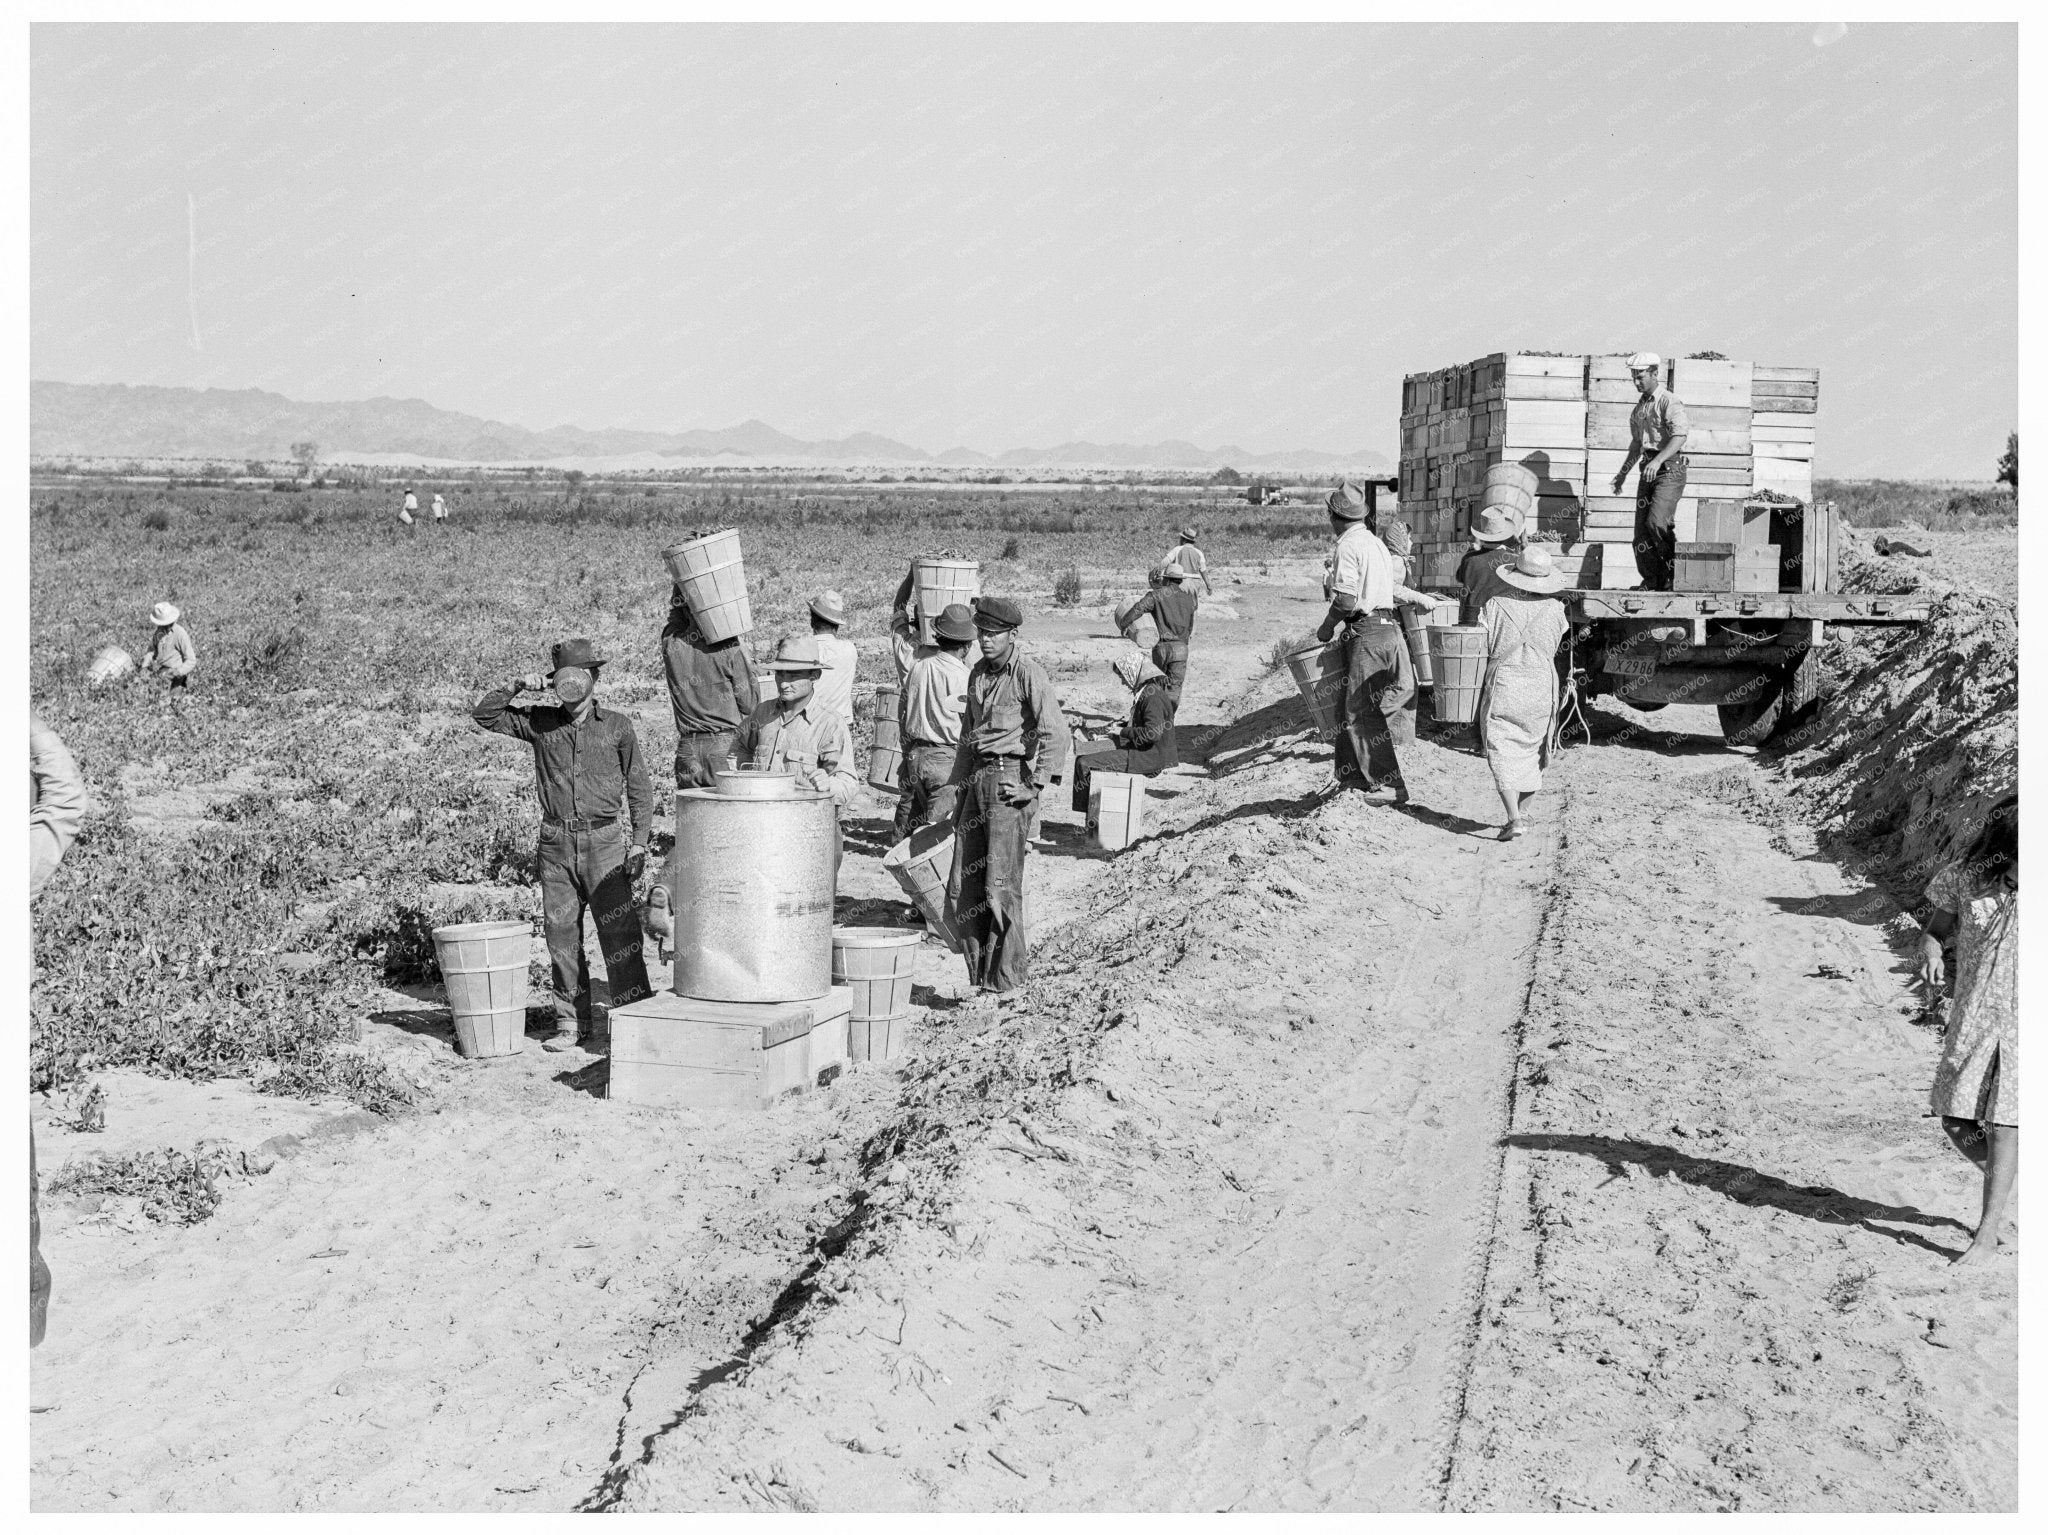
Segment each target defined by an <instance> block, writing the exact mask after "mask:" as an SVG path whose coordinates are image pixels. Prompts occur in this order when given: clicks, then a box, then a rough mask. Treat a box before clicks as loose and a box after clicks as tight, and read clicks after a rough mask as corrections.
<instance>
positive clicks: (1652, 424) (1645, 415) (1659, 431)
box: [1628, 384, 1692, 460]
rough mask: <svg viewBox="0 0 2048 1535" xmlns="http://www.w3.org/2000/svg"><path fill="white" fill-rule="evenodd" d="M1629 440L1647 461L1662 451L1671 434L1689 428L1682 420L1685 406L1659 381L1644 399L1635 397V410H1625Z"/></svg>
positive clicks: (1678, 435)
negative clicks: (1651, 392) (1650, 393)
mask: <svg viewBox="0 0 2048 1535" xmlns="http://www.w3.org/2000/svg"><path fill="white" fill-rule="evenodd" d="M1628 430H1629V440H1630V441H1631V442H1632V443H1633V444H1634V445H1635V446H1637V447H1639V448H1641V449H1642V453H1643V457H1644V458H1645V459H1646V460H1647V459H1650V458H1654V457H1655V456H1656V455H1657V454H1659V453H1661V452H1663V451H1664V445H1665V444H1666V443H1667V442H1669V441H1671V439H1672V438H1674V437H1684V436H1685V435H1686V434H1687V433H1688V432H1690V431H1691V430H1692V424H1691V423H1690V422H1689V421H1687V420H1686V416H1685V406H1684V404H1683V403H1681V402H1680V400H1679V398H1678V396H1677V395H1675V394H1673V393H1672V392H1671V391H1670V390H1669V389H1666V388H1665V387H1664V386H1663V385H1662V384H1659V385H1658V386H1657V389H1656V392H1655V393H1653V394H1652V395H1651V396H1650V397H1649V398H1648V399H1638V400H1637V401H1636V406H1635V409H1634V410H1632V411H1630V412H1629V413H1628Z"/></svg>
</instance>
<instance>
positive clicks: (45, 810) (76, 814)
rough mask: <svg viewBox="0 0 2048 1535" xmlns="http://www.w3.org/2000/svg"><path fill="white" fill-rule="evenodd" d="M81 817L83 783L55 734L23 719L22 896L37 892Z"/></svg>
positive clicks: (36, 718) (32, 715)
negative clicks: (25, 748) (25, 763)
mask: <svg viewBox="0 0 2048 1535" xmlns="http://www.w3.org/2000/svg"><path fill="white" fill-rule="evenodd" d="M84 819H85V783H84V781H83V780H82V779H81V778H80V777H79V775H78V764H77V763H76V762H74V761H73V760H72V759H71V753H70V751H68V750H67V749H66V748H65V745H64V742H63V740H62V739H61V738H60V737H59V736H58V734H57V732H56V731H54V730H52V729H51V728H50V727H49V726H48V725H45V724H44V723H43V722H42V719H41V717H40V716H38V715H36V714H35V713H33V712H31V713H30V714H29V717H28V870H29V873H28V896H29V899H30V900H34V899H35V898H36V897H37V896H38V895H40V894H41V893H42V889H43V886H44V884H46V883H47V882H48V880H49V878H50V876H51V875H52V874H55V873H56V872H57V865H58V863H59V862H61V861H62V859H63V857H64V851H65V849H66V848H68V847H70V846H71V839H72V838H73V837H76V836H77V835H78V825H79V822H80V821H82V820H84Z"/></svg>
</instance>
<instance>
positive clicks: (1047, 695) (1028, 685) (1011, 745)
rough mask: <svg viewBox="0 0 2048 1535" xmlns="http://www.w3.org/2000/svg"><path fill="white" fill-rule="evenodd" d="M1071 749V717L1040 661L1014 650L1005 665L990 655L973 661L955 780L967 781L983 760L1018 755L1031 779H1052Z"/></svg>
mask: <svg viewBox="0 0 2048 1535" xmlns="http://www.w3.org/2000/svg"><path fill="white" fill-rule="evenodd" d="M1071 750H1072V744H1071V738H1070V737H1069V736H1068V734H1067V717H1066V715H1065V714H1063V713H1061V712H1060V701H1059V700H1058V699H1057V698H1055V697H1054V696H1053V691H1052V683H1051V682H1049V681H1048V680H1046V675H1045V671H1044V669H1043V668H1042V667H1040V666H1039V664H1038V663H1037V662H1036V661H1033V660H1031V659H1030V658H1029V657H1027V656H1022V655H1019V654H1018V653H1017V652H1016V651H1015V650H1012V651H1011V653H1010V658H1009V661H1008V662H1007V663H1006V664H1004V665H1003V666H1000V667H998V666H994V665H991V664H990V663H989V661H988V660H987V658H986V657H984V658H983V659H982V660H979V661H977V662H975V663H974V670H973V671H971V672H969V673H968V674H967V705H966V708H965V709H963V710H962V711H961V716H960V746H959V749H958V750H957V751H956V752H955V754H954V757H953V776H952V779H951V780H950V781H951V782H953V783H956V784H962V783H965V782H967V780H968V779H969V778H970V777H972V776H973V774H974V770H975V768H976V767H978V766H980V765H981V764H982V763H983V762H986V761H990V760H993V759H995V758H998V757H1016V758H1019V759H1021V760H1022V761H1023V764H1024V778H1025V781H1026V782H1027V783H1032V784H1045V783H1051V782H1054V781H1056V780H1057V779H1058V778H1059V776H1060V772H1061V770H1062V769H1063V768H1064V767H1065V766H1066V761H1067V757H1068V755H1069V753H1070V752H1071Z"/></svg>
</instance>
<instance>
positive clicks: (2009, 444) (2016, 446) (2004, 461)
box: [1998, 432, 2020, 495]
mask: <svg viewBox="0 0 2048 1535" xmlns="http://www.w3.org/2000/svg"><path fill="white" fill-rule="evenodd" d="M1998 478H1999V482H2000V483H2001V484H2005V485H2010V486H2011V487H2012V493H2013V494H2014V495H2018V494H2019V493H2020V434H2019V433H2018V432H2007V433H2006V434H2005V454H2004V456H2003V457H2001V458H2000V459H1999V460H1998Z"/></svg>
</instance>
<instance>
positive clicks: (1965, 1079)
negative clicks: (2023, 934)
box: [1920, 794, 2020, 1264]
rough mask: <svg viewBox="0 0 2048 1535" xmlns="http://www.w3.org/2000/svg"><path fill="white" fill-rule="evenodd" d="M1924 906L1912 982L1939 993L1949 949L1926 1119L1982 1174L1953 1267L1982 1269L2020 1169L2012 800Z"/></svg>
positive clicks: (1999, 1234)
mask: <svg viewBox="0 0 2048 1535" xmlns="http://www.w3.org/2000/svg"><path fill="white" fill-rule="evenodd" d="M1927 902H1928V905H1929V906H1930V907H1932V908H1933V910H1932V911H1931V913H1930V914H1929V916H1928V919H1927V926H1926V928H1925V930H1924V931H1923V932H1922V934H1921V939H1920V976H1921V979H1922V980H1923V981H1925V982H1926V984H1927V986H1928V988H1929V990H1930V991H1935V992H1938V991H1939V990H1940V989H1941V986H1942V980H1943V976H1942V947H1943V945H1944V944H1945V943H1947V942H1948V941H1950V940H1953V941H1954V943H1955V949H1956V984H1955V992H1954V995H1953V998H1952V1000H1951V1001H1950V1003H1949V1010H1948V1032H1947V1034H1946V1035H1945V1036H1944V1037H1943V1039H1942V1047H1941V1063H1940V1064H1939V1065H1938V1066H1936V1067H1935V1069H1934V1091H1933V1093H1932V1094H1931V1098H1932V1105H1931V1106H1932V1109H1933V1112H1934V1113H1936V1114H1939V1115H1940V1116H1941V1128H1942V1129H1943V1130H1944V1131H1946V1132H1947V1134H1948V1138H1949V1140H1950V1141H1952V1142H1954V1144H1955V1148H1956V1150H1958V1151H1960V1152H1961V1153H1962V1154H1963V1155H1964V1156H1966V1157H1968V1158H1969V1159H1970V1160H1971V1161H1972V1162H1974V1163H1975V1164H1976V1165H1977V1166H1978V1167H1980V1168H1982V1169H1983V1172H1984V1204H1983V1209H1982V1212H1981V1214H1980V1215H1979V1216H1978V1220H1977V1230H1976V1234H1975V1235H1974V1236H1973V1237H1972V1238H1971V1239H1970V1245H1969V1246H1968V1247H1967V1248H1965V1249H1964V1250H1963V1252H1962V1254H1961V1255H1960V1256H1959V1257H1957V1259H1956V1260H1955V1261H1956V1262H1957V1263H1959V1264H1976V1263H1982V1262H1983V1261H1984V1260H1985V1259H1986V1258H1988V1257H1990V1256H1991V1254H1992V1253H1993V1252H1994V1251H1996V1250H1997V1249H1998V1248H2000V1247H2002V1246H2003V1245H2004V1238H2005V1216H2006V1211H2007V1210H2008V1209H2009V1208H2010V1207H2011V1204H2012V1190H2013V1183H2014V1181H2015V1179H2016V1178H2017V1176H2018V1173H2019V1161H2020V1037H2019V1006H2020V998H2019V943H2020V802H2019V796H2018V795H2016V794H2015V795H2010V796H2008V797H2007V798H2006V799H2004V800H2003V801H2001V802H2000V803H1999V805H1998V807H1997V808H1996V809H1994V810H1993V811H1992V812H1991V818H1990V819H1989V820H1988V821H1986V822H1985V823H1984V830H1983V831H1982V832H1981V833H1979V834H1978V837H1977V840H1976V841H1975V842H1974V843H1973V844H1972V845H1971V847H1970V851H1969V852H1968V853H1966V854H1965V855H1964V856H1963V857H1962V858H1961V859H1959V860H1958V861H1957V862H1955V863H1952V864H1950V865H1948V866H1947V867H1946V868H1944V869H1942V870H1941V872H1940V873H1938V874H1936V875H1935V877H1934V882H1933V883H1932V884H1930V885H1929V886H1928V887H1927Z"/></svg>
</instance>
